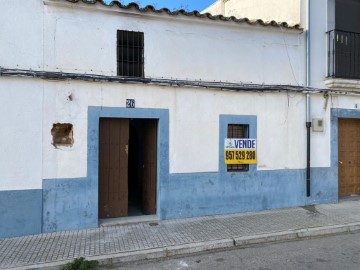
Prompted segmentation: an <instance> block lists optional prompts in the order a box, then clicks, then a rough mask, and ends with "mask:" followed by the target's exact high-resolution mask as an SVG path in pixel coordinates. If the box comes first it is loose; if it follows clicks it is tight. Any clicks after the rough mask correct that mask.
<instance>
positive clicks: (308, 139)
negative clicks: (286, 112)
mask: <svg viewBox="0 0 360 270" xmlns="http://www.w3.org/2000/svg"><path fill="white" fill-rule="evenodd" d="M306 24H307V27H306V28H307V29H306V87H309V86H310V0H307V8H306ZM310 103H311V97H310V94H309V93H307V94H306V130H307V136H306V152H307V155H306V196H307V197H310V195H311V192H310V133H311V130H310V129H311V114H310V112H311V110H310Z"/></svg>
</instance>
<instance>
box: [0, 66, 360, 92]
mask: <svg viewBox="0 0 360 270" xmlns="http://www.w3.org/2000/svg"><path fill="white" fill-rule="evenodd" d="M1 76H3V77H5V76H7V77H14V76H15V77H27V78H39V79H44V80H51V81H55V82H56V81H64V80H77V81H87V82H109V83H123V84H151V85H158V86H170V87H191V88H192V87H195V88H203V89H211V90H222V91H235V92H257V93H267V92H269V93H271V92H274V93H288V94H290V93H294V94H296V93H314V94H325V93H328V94H336V95H357V96H360V92H357V91H338V90H332V89H320V88H312V87H304V86H295V85H281V84H272V85H266V84H255V83H242V82H236V83H231V82H221V81H203V80H180V79H174V78H172V79H166V78H160V79H159V78H150V77H146V78H138V77H119V76H107V75H97V74H81V73H66V72H53V71H36V70H24V69H8V68H2V67H0V77H1Z"/></svg>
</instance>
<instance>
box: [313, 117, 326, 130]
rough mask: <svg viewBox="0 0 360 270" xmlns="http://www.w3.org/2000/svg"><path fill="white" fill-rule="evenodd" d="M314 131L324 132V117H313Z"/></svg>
mask: <svg viewBox="0 0 360 270" xmlns="http://www.w3.org/2000/svg"><path fill="white" fill-rule="evenodd" d="M312 131H313V132H324V119H323V118H313V120H312Z"/></svg>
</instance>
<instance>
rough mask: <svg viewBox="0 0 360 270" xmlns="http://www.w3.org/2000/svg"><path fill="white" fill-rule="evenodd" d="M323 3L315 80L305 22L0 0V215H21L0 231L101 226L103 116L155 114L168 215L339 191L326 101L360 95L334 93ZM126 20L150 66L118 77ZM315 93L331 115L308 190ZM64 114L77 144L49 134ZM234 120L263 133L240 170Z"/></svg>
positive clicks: (160, 192)
mask: <svg viewBox="0 0 360 270" xmlns="http://www.w3.org/2000/svg"><path fill="white" fill-rule="evenodd" d="M233 1H234V0H230V1H227V2H225V4H227V5H230V4H231V3H233V4H234V3H236V2H235V1H234V2H233ZM218 2H219V1H218ZM218 2H217V3H218ZM239 2H240V1H239ZM239 2H238V3H239ZM256 3H259V2H258V1H253V2H252V4H250V2H248V5H249V6H248V7H249V10H250V9H256V8H255V6H254V5H256ZM298 3H299V1H291V5H290V6H291V9H292V8H294V9H295V6H298ZM313 3H314V2H313ZM216 5H217V4H215V6H216ZM284 5H285V4H284ZM326 5H327V2H326V1H325V0H321V1H320V0H319V1H317V2H316V4H314V6H313V7H312V8H311V10H312V11H311V16H312V17H313V16H317V18H321V21H323V24H321V23H319V24H317V23H316V21H317V20H315V19H312V23H311V25H310V27H312V28H311V29H313V30H312V32H311V37H312V39H311V50H310V51H311V55H310V58H311V64H310V66H311V72H310V87H313V88H306V35H305V31H304V30H302V29H297V28H296V27H295V28H292V27H286V26H285V25H282V26H280V25H274V24H273V25H266V24H265V25H262V24H261V23H258V24H248V23H246V22H242V23H239V22H235V21H233V20H224V19H219V18H218V19H215V20H214V19H209V18H207V17H206V16H205V17H204V15H198V14H197V15H196V14H194V13H187V14H185V15H184V14H168V13H167V12H164V11H163V12H160V11H158V12H153V11H151V10H139V9H138V8H137V7H136V6H132V7H131V8H124V7H119V6H116V5H115V6H113V7H110V6H106V5H103V4H101V3H100V2H98V3H97V4H89V3H88V4H86V3H83V2H82V1H79V2H77V3H70V2H69V1H66V0H43V1H42V0H28V1H26V3H23V4H14V3H11V2H9V1H5V0H0V14H1V16H0V25H1V26H0V47H1V48H2V50H0V59H1V63H0V102H1V106H0V123H1V126H2V129H1V132H0V142H1V143H0V146H1V147H0V148H1V150H2V151H0V218H2V219H9V220H10V221H9V222H8V224H10V225H11V226H10V227H11V228H12V227H14V228H15V229H14V232H13V233H7V232H5V233H4V231H5V229H4V227H2V225H1V224H0V238H1V237H2V235H5V236H9V235H10V236H14V235H24V234H28V233H39V232H44V231H46V232H50V231H58V230H67V229H77V228H90V227H94V226H95V227H96V226H97V225H98V221H99V216H98V196H99V188H98V179H99V174H98V168H99V166H100V165H99V164H100V163H99V148H100V146H99V145H100V142H99V126H100V119H101V118H102V117H105V118H126V119H132V118H134V119H157V121H158V130H157V132H159V133H158V135H157V136H158V137H157V138H159V141H158V142H157V145H156V147H157V151H158V152H157V154H158V161H157V164H156V169H157V173H158V178H157V185H158V186H157V190H156V196H157V198H158V199H157V202H156V203H157V209H158V210H157V213H156V214H157V216H158V217H159V218H160V219H171V218H184V217H192V216H201V215H212V214H223V213H235V212H240V211H257V210H263V209H270V208H279V207H292V206H298V205H306V204H316V203H329V202H335V201H337V199H338V193H337V181H338V180H337V167H336V166H334V160H335V159H336V157H335V155H334V149H337V148H336V147H337V137H336V132H337V130H336V129H334V122H333V118H334V115H333V114H332V113H333V112H334V110H333V111H331V110H332V109H341V110H344V111H346V113H347V111H348V110H353V109H354V108H355V107H356V104H360V97H359V95H356V94H354V93H351V94H350V93H347V94H345V93H341V92H336V93H335V92H331V91H330V92H327V89H326V87H327V85H328V84H329V82H326V79H325V77H326V35H325V34H324V31H325V29H326V27H327V23H326V18H327V17H328V15H327V12H328V11H326V10H330V9H331V8H329V9H326ZM215 6H214V7H215ZM225 7H226V6H225ZM281 7H283V6H281ZM217 8H218V9H219V8H220V7H219V6H217ZM235 8H237V7H235V6H234V10H235ZM304 9H305V8H304V7H303V6H302V7H301V10H304ZM298 12H300V7H298ZM14 14H16V16H15V15H14ZM228 15H229V14H227V15H226V16H228ZM274 15H276V13H274ZM276 16H277V15H276ZM289 16H292V17H293V18H295V21H296V22H295V21H294V23H297V21H298V17H297V15H294V14H292V15H291V14H290V13H289ZM299 16H300V15H299ZM246 17H249V15H246ZM302 17H304V16H302ZM258 19H259V18H258ZM264 20H265V19H264ZM274 20H278V19H276V18H274ZM279 20H280V19H279ZM299 20H300V19H299ZM281 21H283V20H281ZM29 22H31V23H29ZM288 23H289V24H291V22H290V21H288ZM118 30H125V31H136V32H142V33H144V52H143V54H144V73H145V76H144V78H135V79H134V78H130V79H129V78H124V77H120V76H118V72H117V60H118V59H117V31H118ZM85 77H86V78H85ZM131 79H133V80H132V81H131ZM184 82H185V84H186V85H184ZM319 91H320V92H321V93H319ZM308 92H310V93H311V118H320V119H323V123H324V130H323V131H322V132H311V167H312V168H311V173H312V175H313V176H312V178H311V181H312V182H311V183H312V184H311V185H312V186H311V188H312V191H311V194H310V196H307V195H306V191H305V190H306V189H305V186H306V185H305V180H306V179H305V170H306V167H307V160H306V157H307V152H306V150H307V149H306V143H307V138H306V135H307V134H306V126H305V122H306V98H305V95H306V93H308ZM324 93H325V95H324ZM127 99H134V100H135V101H136V108H135V109H131V108H126V100H127ZM131 110H133V111H131ZM350 113H354V112H353V111H351V112H350ZM146 114H150V115H152V116H153V117H147V115H146ZM355 114H356V112H355ZM154 115H155V116H156V117H155V116H154ZM336 117H337V116H336ZM231 121H233V122H231ZM336 121H337V120H336ZM57 123H68V124H71V125H72V127H73V144H72V145H71V146H54V145H53V137H52V134H51V130H52V128H53V125H54V124H57ZM231 123H233V124H244V125H248V129H249V133H250V134H251V135H252V136H254V137H256V139H257V141H256V143H257V153H256V154H257V160H256V164H255V165H249V168H248V170H244V171H241V172H231V171H228V170H227V167H226V165H225V162H224V160H223V159H224V157H223V156H224V153H223V152H224V149H223V141H224V138H226V136H227V128H228V125H229V124H231ZM334 130H335V132H334ZM334 134H335V135H334ZM161 140H163V141H161ZM336 154H337V153H336ZM127 181H128V179H127ZM22 191H26V192H25V193H24V194H21V195H18V194H19V193H17V192H22ZM32 191H34V192H32ZM8 198H9V199H8ZM18 198H22V201H21V202H19V203H15V202H17V199H18ZM30 201H33V202H34V201H35V203H33V204H29V202H30ZM5 203H8V205H6V204H5ZM1 204H3V205H5V206H1ZM13 205H14V207H13ZM1 207H3V208H1ZM12 207H13V208H12ZM1 210H3V211H1ZM20 210H21V211H23V212H24V213H22V212H21V211H20ZM14 213H16V214H14ZM16 215H17V216H16ZM31 219H32V220H33V222H34V223H36V224H37V225H36V226H37V227H36V226H33V225H31V224H30V223H28V220H31ZM11 220H12V221H11ZM19 220H22V221H21V222H18V221H19ZM16 226H17V227H16ZM23 228H26V229H27V230H26V231H25V230H23ZM32 228H35V229H32Z"/></svg>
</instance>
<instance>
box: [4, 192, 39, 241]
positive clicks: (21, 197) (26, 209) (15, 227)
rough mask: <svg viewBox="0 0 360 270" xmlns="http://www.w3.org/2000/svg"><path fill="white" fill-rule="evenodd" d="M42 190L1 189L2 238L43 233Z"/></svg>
mask: <svg viewBox="0 0 360 270" xmlns="http://www.w3.org/2000/svg"><path fill="white" fill-rule="evenodd" d="M41 216H42V190H41V189H32V190H13V191H0V238H5V237H14V236H22V235H30V234H38V233H41Z"/></svg>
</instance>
